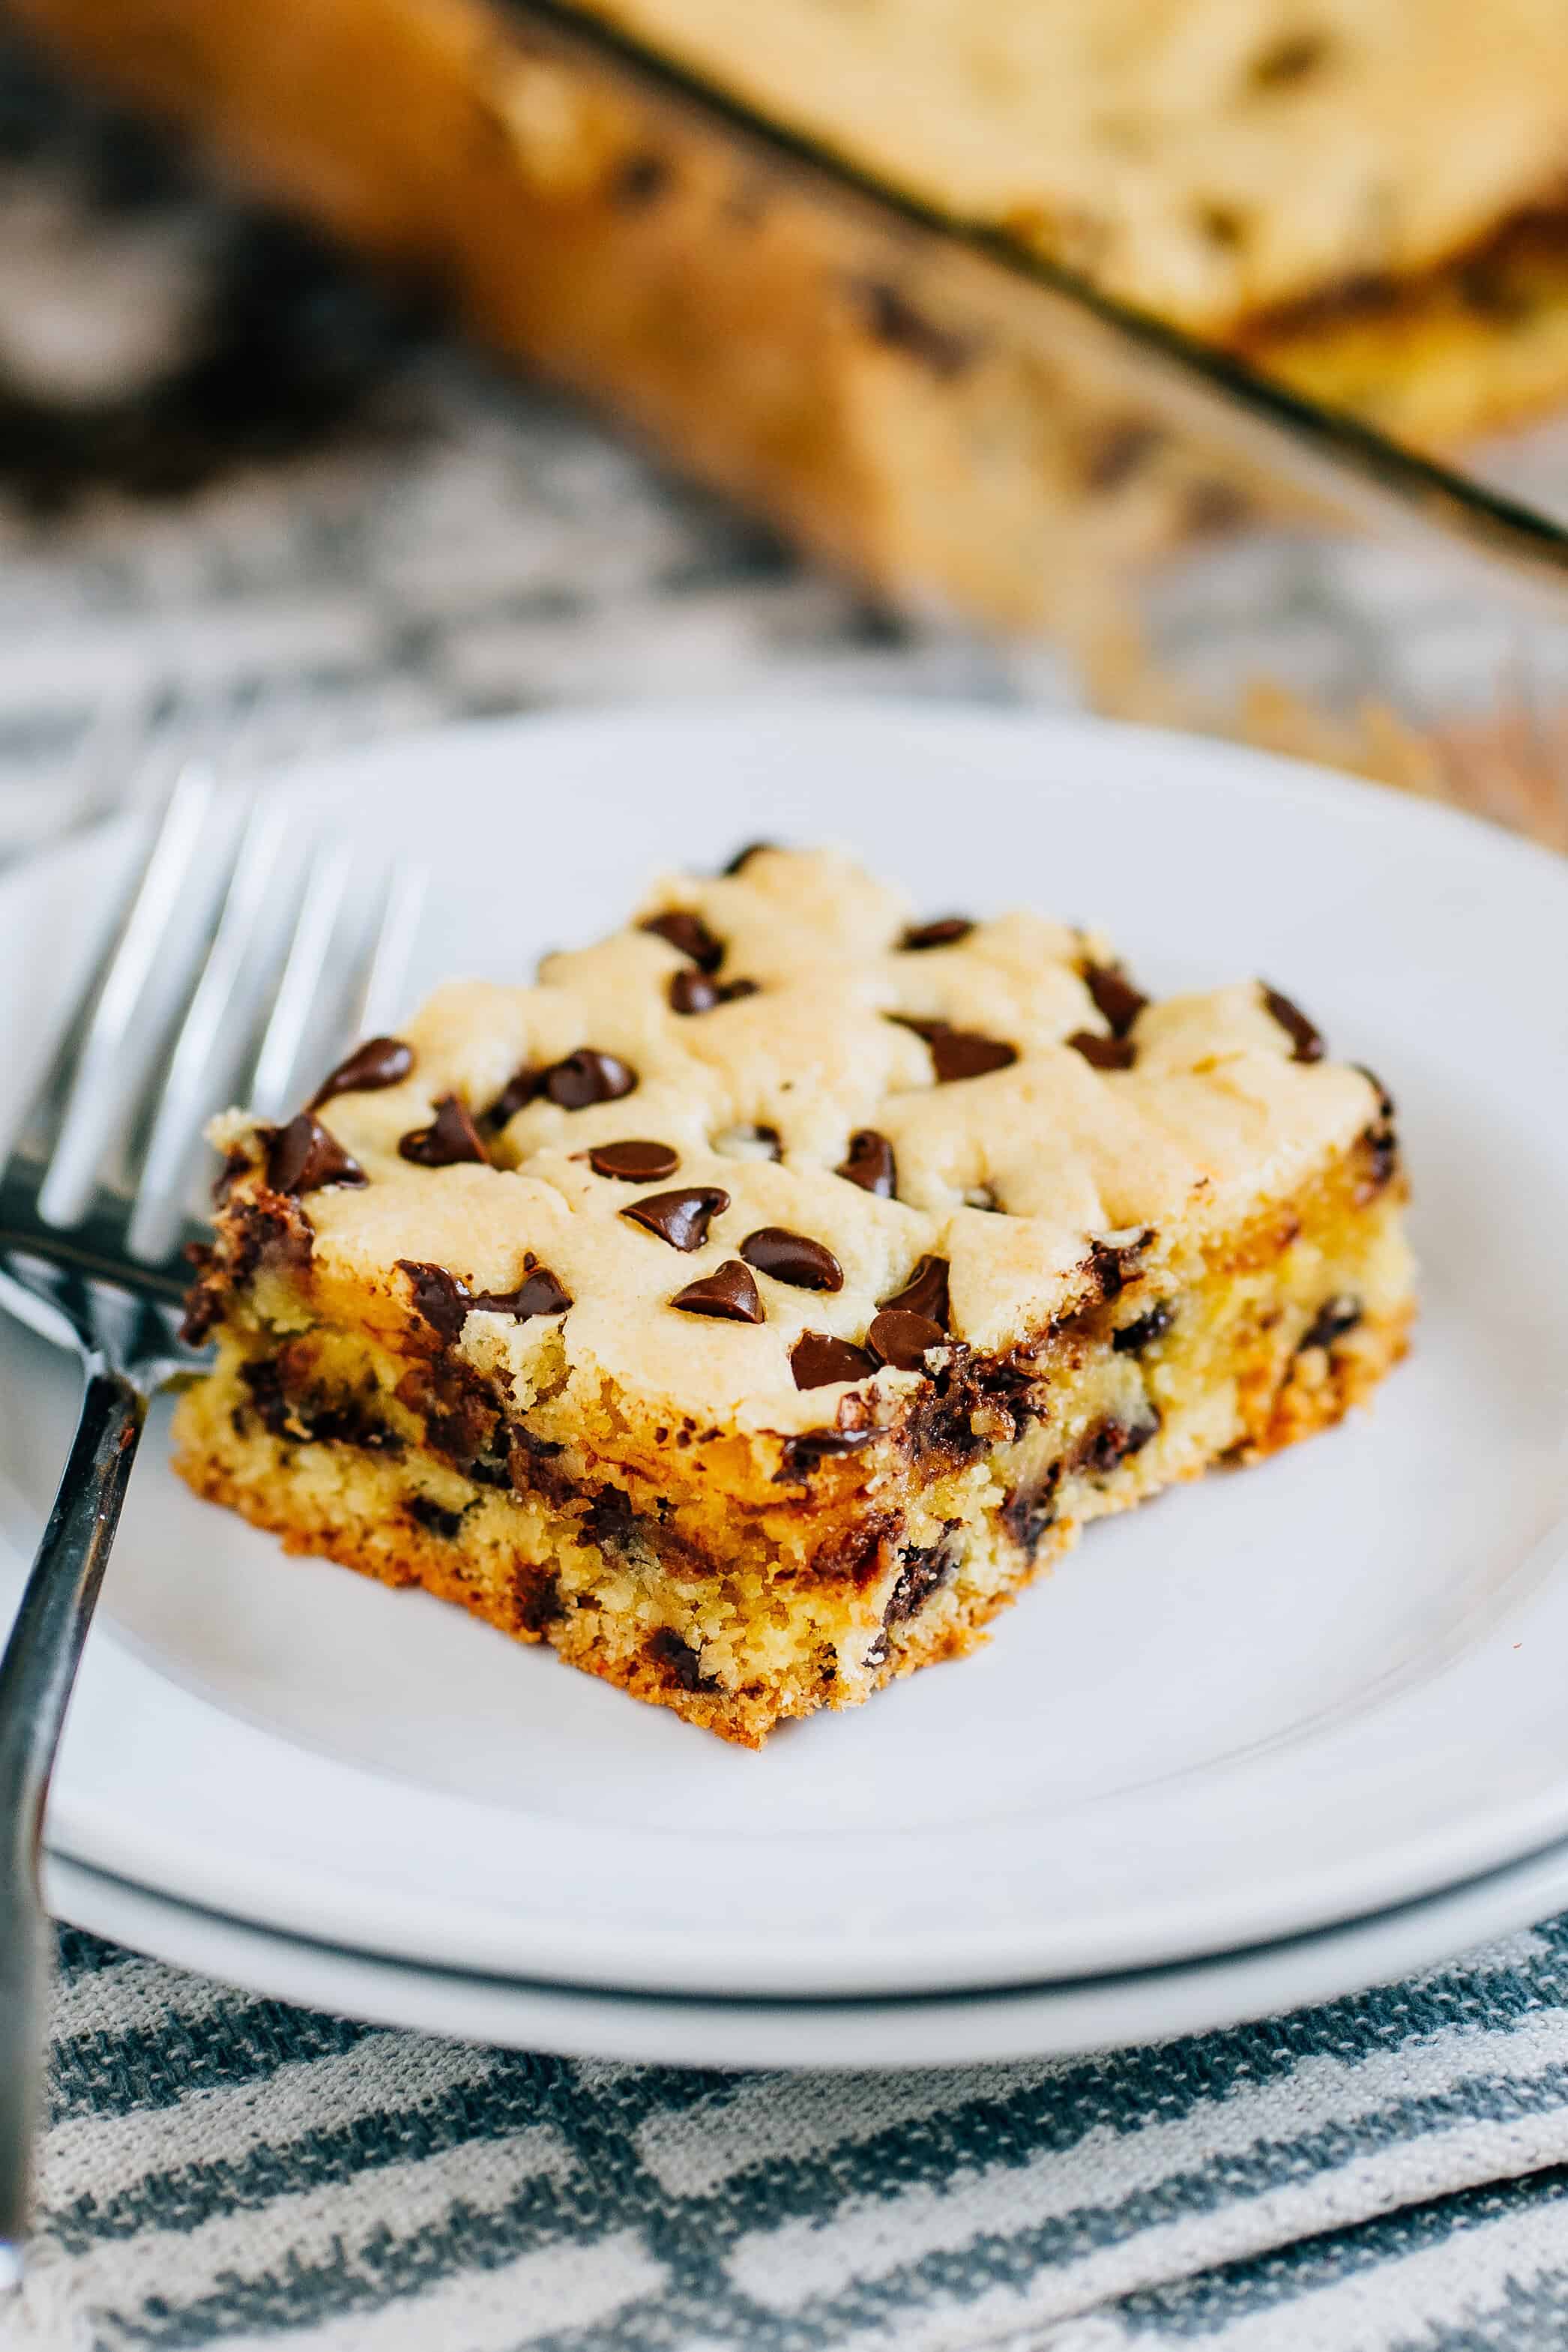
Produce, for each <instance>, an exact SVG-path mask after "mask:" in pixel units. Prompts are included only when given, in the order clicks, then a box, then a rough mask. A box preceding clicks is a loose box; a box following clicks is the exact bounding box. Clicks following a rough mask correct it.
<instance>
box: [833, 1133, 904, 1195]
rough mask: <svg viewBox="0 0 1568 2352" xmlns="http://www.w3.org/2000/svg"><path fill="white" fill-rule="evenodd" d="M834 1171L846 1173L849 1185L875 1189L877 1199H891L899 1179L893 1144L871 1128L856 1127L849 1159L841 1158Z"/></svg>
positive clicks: (867, 1190) (868, 1190) (840, 1174)
mask: <svg viewBox="0 0 1568 2352" xmlns="http://www.w3.org/2000/svg"><path fill="white" fill-rule="evenodd" d="M833 1172H834V1174H835V1175H836V1176H847V1178H848V1180H849V1181H850V1183H851V1184H858V1185H859V1187H860V1190H861V1191H862V1192H874V1193H875V1194H876V1196H877V1198H878V1199H879V1201H890V1200H891V1199H892V1197H893V1187H894V1185H895V1184H896V1183H897V1181H898V1170H897V1168H896V1166H895V1164H894V1160H893V1147H892V1145H891V1144H890V1143H889V1141H888V1139H887V1137H886V1136H885V1135H879V1134H878V1132H877V1130H876V1129H875V1128H874V1127H858V1128H857V1129H856V1130H855V1132H854V1134H853V1135H852V1136H851V1137H850V1139H849V1157H848V1159H847V1160H840V1161H839V1163H838V1165H837V1168H836V1169H835V1170H834V1171H833Z"/></svg>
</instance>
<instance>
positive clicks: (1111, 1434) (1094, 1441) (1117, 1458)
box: [1073, 1405, 1160, 1476]
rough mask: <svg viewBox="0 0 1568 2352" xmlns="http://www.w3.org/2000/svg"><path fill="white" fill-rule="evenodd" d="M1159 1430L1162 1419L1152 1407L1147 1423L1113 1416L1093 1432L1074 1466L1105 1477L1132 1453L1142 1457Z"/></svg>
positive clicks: (1080, 1448)
mask: <svg viewBox="0 0 1568 2352" xmlns="http://www.w3.org/2000/svg"><path fill="white" fill-rule="evenodd" d="M1159 1431H1160V1416H1159V1414H1158V1412H1156V1411H1155V1410H1154V1407H1153V1406H1152V1405H1151V1406H1150V1407H1149V1415H1148V1418H1147V1419H1146V1420H1143V1421H1140V1422H1132V1423H1129V1422H1125V1421H1121V1420H1120V1419H1118V1418H1115V1417H1114V1416H1113V1417H1112V1418H1110V1419H1109V1420H1106V1421H1102V1422H1101V1423H1100V1426H1099V1428H1098V1429H1093V1430H1090V1432H1089V1435H1088V1436H1087V1437H1086V1438H1085V1440H1084V1442H1083V1444H1081V1445H1080V1446H1079V1450H1078V1454H1077V1456H1076V1459H1075V1461H1074V1463H1073V1467H1074V1468H1075V1469H1077V1470H1084V1471H1087V1472H1088V1473H1089V1475H1091V1476H1104V1475H1106V1474H1107V1473H1109V1472H1110V1471H1112V1470H1114V1469H1115V1468H1116V1467H1117V1465H1118V1464H1120V1463H1122V1462H1125V1461H1126V1460H1127V1459H1128V1457H1129V1456H1130V1455H1131V1454H1142V1451H1143V1448H1144V1447H1145V1446H1146V1445H1147V1444H1148V1443H1149V1441H1150V1439H1151V1438H1152V1437H1156V1436H1158V1434H1159Z"/></svg>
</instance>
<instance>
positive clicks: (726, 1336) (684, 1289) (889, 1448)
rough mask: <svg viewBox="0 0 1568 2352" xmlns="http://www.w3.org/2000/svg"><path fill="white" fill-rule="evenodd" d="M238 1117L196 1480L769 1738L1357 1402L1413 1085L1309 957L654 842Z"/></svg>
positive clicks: (1393, 1327)
mask: <svg viewBox="0 0 1568 2352" xmlns="http://www.w3.org/2000/svg"><path fill="white" fill-rule="evenodd" d="M217 1139H218V1140H219V1142H220V1144H221V1146H222V1147H223V1148H224V1150H226V1154H227V1163H226V1169H225V1171H224V1175H223V1178H222V1180H221V1181H220V1184H219V1187H218V1207H217V1214H216V1226H217V1233H216V1243H215V1244H214V1246H213V1247H212V1248H211V1249H210V1250H209V1251H206V1252H205V1253H203V1254H202V1263H201V1265H200V1267H199V1271H198V1276H197V1280H196V1284H195V1290H194V1292H193V1295H192V1299H191V1307H190V1330H191V1334H192V1336H193V1337H195V1338H196V1339H201V1338H204V1337H205V1336H206V1334H208V1333H209V1332H214V1331H216V1335H217V1340H218V1349H217V1360H216V1370H214V1371H213V1373H212V1375H211V1377H210V1378H208V1379H206V1380H205V1381H202V1382H201V1383H200V1384H199V1385H198V1386H196V1387H195V1388H194V1389H193V1390H192V1391H190V1392H189V1393H188V1394H187V1395H186V1396H185V1397H184V1400H183V1402H182V1403H181V1406H180V1411H179V1417H178V1421H177V1423H176V1433H177V1448H178V1451H177V1460H178V1465H179V1467H180V1469H181V1471H182V1472H183V1474H184V1476H185V1477H186V1478H187V1479H188V1480H189V1482H190V1484H191V1485H192V1486H194V1487H195V1489H196V1490H197V1492H198V1493H200V1494H203V1495H206V1496H211V1497H212V1498H213V1499H214V1500H216V1501H218V1502H223V1503H227V1504H229V1505H230V1506H232V1507H234V1508H235V1509H236V1510H238V1511H240V1512H241V1513H243V1514H244V1516H245V1517H247V1519H250V1520H252V1521H253V1522H254V1523H255V1524H256V1525H258V1526H259V1527H263V1528H271V1529H273V1530H274V1531H275V1532H276V1533H277V1534H279V1536H281V1537H282V1538H283V1540H284V1543H285V1545H286V1547H287V1548H288V1549H290V1550H295V1551H310V1552H324V1553H326V1554H327V1555H328V1556H329V1557H330V1558H331V1559H337V1560H342V1562H344V1563H345V1564H346V1565H347V1566H350V1567H353V1568H358V1569H363V1570H365V1571H367V1572H368V1573H369V1574H371V1575H373V1576H376V1577H380V1578H382V1579H383V1580H384V1581H386V1582H388V1583H393V1584H415V1583H416V1584H420V1585H423V1586H425V1587H426V1589H427V1590H428V1591H432V1592H435V1593H438V1594H440V1595H442V1596H443V1597H444V1598H447V1599H449V1600H453V1601H462V1602H463V1603H464V1605H465V1606H466V1607H468V1608H469V1609H471V1610H473V1611H474V1612H476V1613H477V1614H478V1615H479V1616H481V1617H483V1618H485V1619H487V1620H488V1621H489V1622H490V1623H491V1624H494V1625H498V1626H500V1627H501V1628H502V1629H503V1630H505V1631H506V1632H508V1633H513V1634H515V1635H517V1636H518V1637H519V1638H520V1639H521V1640H523V1641H529V1642H539V1641H544V1642H548V1643H550V1644H551V1646H552V1648H553V1649H555V1650H558V1651H559V1652H560V1654H561V1655H562V1656H563V1658H565V1659H566V1660H567V1661H568V1662H569V1663H570V1664H573V1665H576V1666H582V1667H584V1668H586V1669H587V1670H588V1671H589V1672H590V1673H592V1674H596V1675H604V1676H605V1677H606V1678H607V1679H608V1680H609V1681H611V1682H614V1683H618V1684H619V1685H622V1687H623V1688H625V1689H626V1690H629V1691H631V1692H632V1693H634V1694H635V1695H636V1696H637V1697H639V1698H646V1699H650V1700H654V1701H656V1702H657V1703H658V1704H660V1705H662V1706H669V1707H673V1708H674V1709H675V1710H676V1712H677V1713H678V1714H680V1715H683V1716H685V1717H687V1718H688V1719H689V1721H691V1722H693V1723H697V1724H701V1725H703V1726H705V1727H707V1728H708V1729H710V1730H712V1731H716V1732H719V1733H721V1735H722V1736H723V1737H724V1738H730V1739H736V1740H741V1741H743V1742H746V1743H748V1744H752V1745H755V1744H756V1743H758V1742H759V1741H761V1740H762V1739H763V1738H764V1736H765V1735H766V1734H767V1733H768V1732H769V1731H771V1730H772V1729H773V1727H774V1726H775V1725H776V1724H778V1723H779V1722H780V1721H781V1720H782V1719H784V1717H789V1716H797V1715H805V1714H809V1713H810V1712H811V1711H812V1710H813V1709H814V1708H816V1707H819V1706H847V1705H850V1704H853V1703H855V1702H858V1701H859V1700H861V1699H864V1698H866V1697H867V1696H869V1694H870V1693H871V1692H872V1691H873V1690H875V1689H877V1688H878V1687H879V1685H881V1684H882V1683H885V1682H887V1681H889V1679H890V1678H891V1677H892V1676H893V1675H900V1674H904V1673H907V1672H908V1671H909V1670H910V1668H911V1667H913V1666H918V1665H923V1664H927V1663H928V1662H929V1661H931V1659H934V1658H942V1657H952V1656H954V1655H956V1654H959V1653H961V1652H963V1651H964V1650H967V1649H969V1648H971V1647H972V1646H973V1644H974V1643H975V1642H976V1641H977V1640H978V1638H979V1636H980V1630H981V1628H982V1627H983V1626H984V1625H985V1623H986V1622H988V1620H989V1619H990V1618H991V1617H992V1616H993V1615H994V1613H995V1612H996V1611H997V1610H998V1609H999V1608H1000V1607H1001V1605H1002V1604H1003V1602H1004V1601H1006V1600H1008V1599H1009V1598H1010V1597H1011V1596H1012V1595H1013V1594H1014V1593H1016V1591H1018V1590H1019V1588H1020V1587H1021V1586H1022V1585H1023V1584H1025V1583H1026V1582H1027V1581H1028V1580H1029V1579H1030V1578H1031V1577H1032V1576H1034V1575H1035V1574H1036V1573H1037V1571H1038V1570H1039V1569H1040V1568H1041V1567H1042V1566H1043V1564H1044V1563H1045V1562H1046V1561H1047V1560H1048V1559H1051V1558H1053V1557H1054V1556H1055V1555H1056V1554H1057V1553H1058V1552H1060V1551H1061V1550H1063V1549H1065V1548H1066V1547H1067V1546H1068V1545H1069V1544H1070V1543H1071V1542H1072V1541H1073V1539H1074V1538H1075V1537H1076V1536H1077V1534H1078V1532H1079V1528H1081V1527H1082V1526H1083V1525H1084V1524H1085V1522H1086V1521H1087V1520H1089V1519H1092V1518H1098V1517H1100V1516H1102V1515H1103V1514H1104V1513H1106V1512H1108V1511H1115V1510H1121V1509H1123V1508H1125V1507H1126V1506H1128V1505H1129V1504H1131V1503H1136V1502H1140V1501H1142V1499H1143V1498H1144V1497H1145V1496H1149V1495H1152V1494H1154V1493H1156V1492H1158V1490H1159V1489H1160V1488H1161V1487H1163V1486H1168V1485H1169V1484H1170V1483H1171V1482H1172V1481H1173V1479H1178V1478H1190V1477H1194V1476H1195V1475H1197V1473H1198V1472H1200V1471H1202V1470H1204V1469H1205V1468H1206V1467H1207V1466H1208V1465H1210V1464H1211V1463H1214V1462H1217V1461H1222V1460H1226V1461H1237V1460H1249V1459H1252V1458H1255V1457H1257V1456H1258V1455H1260V1454H1267V1453H1269V1452H1270V1451H1272V1450H1273V1449H1275V1448H1276V1447H1279V1446H1281V1445H1284V1444H1289V1443H1290V1442H1291V1441H1292V1440H1293V1439H1295V1438H1298V1437H1303V1436H1305V1435H1307V1434H1308V1433H1310V1432H1311V1431H1312V1430H1315V1429H1320V1428H1321V1427H1323V1426H1325V1425H1326V1424H1327V1423H1331V1422H1334V1421H1337V1420H1338V1419H1339V1418H1340V1416H1341V1415H1342V1413H1343V1412H1344V1411H1345V1409H1346V1408H1347V1406H1348V1405H1350V1404H1351V1403H1352V1402H1354V1401H1355V1400H1356V1399H1357V1398H1358V1397H1360V1396H1362V1395H1363V1394H1364V1393H1365V1392H1366V1391H1367V1390H1369V1389H1370V1388H1371V1387H1372V1385H1373V1382H1374V1381H1377V1380H1378V1379H1380V1378H1381V1377H1382V1375H1383V1373H1384V1372H1385V1371H1386V1370H1388V1368H1389V1366H1390V1365H1391V1364H1392V1363H1393V1362H1394V1360H1395V1359H1396V1358H1397V1357H1398V1356H1399V1354H1400V1353H1401V1351H1402V1349H1403V1348H1404V1345H1405V1329H1406V1326H1407V1324H1408V1321H1409V1318H1410V1315H1411V1311H1412V1304H1413V1295H1412V1269H1411V1263H1410V1258H1409V1255H1408V1253H1407V1251H1406V1248H1405V1240H1404V1237H1403V1234H1402V1231H1401V1211H1402V1204H1403V1202H1404V1199H1405V1184H1404V1181H1403V1177H1402V1175H1401V1172H1400V1166H1399V1159H1398V1153H1397V1150H1396V1147H1395V1143H1394V1127H1393V1109H1392V1105H1391V1103H1390V1102H1389V1099H1388V1097H1387V1096H1386V1095H1385V1094H1384V1091H1383V1089H1382V1088H1381V1087H1380V1086H1379V1085H1378V1083H1377V1082H1376V1080H1375V1079H1373V1078H1372V1077H1370V1076H1367V1075H1366V1074H1365V1073H1364V1072H1363V1071H1361V1070H1359V1069H1355V1068H1350V1067H1345V1066H1341V1065H1337V1064H1334V1063H1331V1062H1329V1061H1327V1060H1326V1059H1324V1057H1323V1047H1322V1042H1321V1038H1320V1037H1319V1035H1318V1033H1317V1031H1316V1030H1315V1029H1314V1028H1313V1026H1312V1024H1310V1021H1308V1020H1307V1019H1306V1017H1305V1016H1304V1015H1303V1014H1302V1013H1300V1012H1299V1011H1298V1010H1297V1009H1296V1007H1295V1006H1294V1005H1293V1004H1292V1003H1289V1001H1288V999H1286V998H1285V997H1283V996H1281V995H1279V993H1278V992H1276V991H1275V990H1273V989H1272V988H1270V987H1268V986H1266V985H1265V984H1263V983H1262V982H1256V981H1249V982H1243V983H1241V984H1240V985H1237V986H1235V987H1229V988H1222V989H1218V990H1215V991H1213V992H1208V993H1205V994H1199V995H1185V996H1176V997H1170V998H1167V999H1166V1000H1164V1001H1163V1003H1150V1002H1149V1001H1148V1000H1147V999H1146V998H1145V997H1144V996H1143V995H1142V994H1141V993H1140V992H1139V990H1138V989H1137V988H1136V987H1135V986H1134V984H1133V982H1131V980H1130V979H1129V977H1128V976H1127V973H1126V972H1125V971H1123V970H1122V968H1121V965H1120V964H1118V963H1117V962H1116V961H1115V960H1114V958H1113V956H1112V954H1111V952H1110V949H1109V948H1108V947H1107V946H1106V945H1105V944H1104V942H1103V941H1101V940H1098V939H1094V938H1090V937H1088V936H1086V935H1085V934H1083V933H1080V932H1078V931H1074V930H1070V929H1065V928H1064V927H1062V926H1061V925H1059V924H1056V923H1051V922H1047V921H1044V920H1042V919H1040V918H1039V917H1037V916H1034V915H1026V914H1016V915H1005V916H1003V917H1001V918H999V919H996V920H994V921H984V922H969V921H966V920H963V919H961V918H958V917H956V916H953V917H944V918H942V919H940V920H936V921H927V922H923V923H912V924H911V922H910V910H909V909H908V908H906V906H905V905H904V903H903V901H902V899H901V898H900V896H899V895H898V894H897V893H896V892H895V891H893V890H891V889H889V888H887V887H884V886H882V885H880V884H879V883H876V882H874V881H872V880H870V879H869V878H868V877H867V876H866V875H865V874H863V873H861V872H860V871H859V870H858V868H857V867H856V866H853V865H851V864H850V863H848V862H847V860H845V859H843V858H840V857H837V856H830V855H826V854H822V855H811V856H805V855H796V854H792V853H786V852H784V851H782V850H776V849H767V848H759V849H754V850H752V851H749V852H747V853H744V854H743V855H742V856H741V857H739V858H738V859H737V860H736V861H735V862H734V864H733V865H732V866H731V867H730V868H729V869H728V871H727V872H726V873H724V874H723V875H721V876H720V877H717V878H716V879H712V880H708V879H692V878H687V877H682V878H679V879H677V880H672V881H669V882H668V883H666V884H664V885H663V886H661V887H659V888H658V890H657V891H656V892H655V893H654V895H653V897H652V898H650V900H649V901H648V903H647V907H646V908H645V909H644V911H643V913H642V915H641V916H640V917H639V919H637V920H636V921H635V922H634V923H633V924H632V925H631V926H630V927H629V928H628V929H626V930H623V931H620V932H618V933H616V936H615V937H614V938H612V939H610V940H606V941H605V943H604V944H603V945H601V946H598V947H595V948H590V949H588V950H585V951H584V952H581V953H574V954H563V955H554V956H552V957H551V958H550V959H549V960H548V961H547V962H546V963H545V964H544V965H543V967H542V971H541V974H540V978H539V981H538V983H537V984H536V985H535V986H533V987H518V988H503V987H494V986H490V985H488V984H484V983H479V982H473V983H467V984H462V985H458V986H453V987H448V988H446V989H443V990H442V991H441V992H439V993H438V994H437V996H435V997H434V998H433V999H432V1000H431V1002H430V1003H428V1004H427V1005H426V1008H425V1010H424V1011H423V1012H422V1013H420V1014H419V1016H418V1018H417V1019H416V1020H415V1021H413V1022H412V1023H411V1024H409V1026H408V1029H407V1032H406V1034H405V1036H403V1037H401V1038H390V1037H380V1038H375V1039H373V1040H372V1041H371V1042H370V1043H369V1044H368V1045H362V1046H361V1047H360V1048H359V1050H358V1051H357V1052H356V1053H354V1054H353V1055H351V1056H350V1058H349V1059H348V1060H347V1061H346V1062H344V1063H343V1064H342V1066H340V1067H339V1068H338V1069H336V1070H334V1071H333V1072H332V1073H331V1076H330V1077H328V1078H327V1079H326V1080H325V1082H324V1083H323V1085H322V1086H321V1087H320V1088H319V1089H318V1091H317V1093H316V1096H315V1097H314V1100H313V1101H312V1103H311V1105H310V1108H309V1109H307V1110H303V1111H301V1112H300V1115H299V1117H298V1118H295V1119H294V1120H292V1121H291V1122H290V1124H289V1125H288V1126H286V1127H282V1128H277V1129H274V1128H268V1127H260V1126H258V1125H256V1124H255V1123H254V1122H253V1121H251V1120H249V1119H247V1118H244V1117H242V1116H240V1115H239V1114H238V1113H235V1114H231V1115H230V1116H228V1117H226V1118H224V1119H223V1120H221V1121H220V1122H219V1125H218V1129H217Z"/></svg>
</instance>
